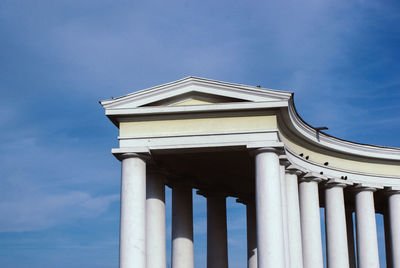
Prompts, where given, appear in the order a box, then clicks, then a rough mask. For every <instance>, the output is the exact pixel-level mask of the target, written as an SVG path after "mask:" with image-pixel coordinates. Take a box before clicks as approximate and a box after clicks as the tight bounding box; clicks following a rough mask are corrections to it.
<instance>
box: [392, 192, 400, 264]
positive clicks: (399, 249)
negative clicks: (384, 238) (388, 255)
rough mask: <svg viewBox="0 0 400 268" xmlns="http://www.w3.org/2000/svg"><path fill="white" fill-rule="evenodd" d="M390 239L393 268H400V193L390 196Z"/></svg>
mask: <svg viewBox="0 0 400 268" xmlns="http://www.w3.org/2000/svg"><path fill="white" fill-rule="evenodd" d="M389 215H390V237H391V242H392V243H391V244H392V264H393V268H400V192H396V193H393V194H391V195H390V196H389Z"/></svg>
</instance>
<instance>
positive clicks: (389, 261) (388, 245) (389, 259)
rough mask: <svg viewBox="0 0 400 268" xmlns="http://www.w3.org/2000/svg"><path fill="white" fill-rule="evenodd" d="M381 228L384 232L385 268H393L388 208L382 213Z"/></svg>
mask: <svg viewBox="0 0 400 268" xmlns="http://www.w3.org/2000/svg"><path fill="white" fill-rule="evenodd" d="M383 226H384V232H385V253H386V268H393V257H392V241H391V240H392V238H391V233H390V215H389V206H388V207H387V208H386V209H384V211H383Z"/></svg>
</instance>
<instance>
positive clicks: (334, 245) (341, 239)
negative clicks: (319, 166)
mask: <svg viewBox="0 0 400 268" xmlns="http://www.w3.org/2000/svg"><path fill="white" fill-rule="evenodd" d="M325 187H326V188H325V224H326V248H327V264H328V267H329V268H349V251H348V244H347V230H346V212H345V208H344V195H343V188H344V187H346V185H345V184H343V183H337V182H334V181H328V183H327V184H326V185H325Z"/></svg>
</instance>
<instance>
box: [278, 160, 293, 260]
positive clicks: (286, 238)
mask: <svg viewBox="0 0 400 268" xmlns="http://www.w3.org/2000/svg"><path fill="white" fill-rule="evenodd" d="M281 162H285V160H283V161H281ZM283 164H284V163H283ZM279 169H280V177H281V198H282V227H283V243H284V249H285V266H286V267H291V266H290V259H289V258H290V256H289V230H288V208H287V197H286V177H285V166H284V165H280V166H279Z"/></svg>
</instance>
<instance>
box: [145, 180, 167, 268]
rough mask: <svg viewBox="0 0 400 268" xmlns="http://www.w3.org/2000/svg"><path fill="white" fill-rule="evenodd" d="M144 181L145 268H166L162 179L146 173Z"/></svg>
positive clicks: (163, 188) (163, 186)
mask: <svg viewBox="0 0 400 268" xmlns="http://www.w3.org/2000/svg"><path fill="white" fill-rule="evenodd" d="M146 180H147V183H146V186H147V187H146V263H147V264H146V268H166V263H167V257H166V240H165V239H166V238H165V185H164V178H163V176H162V174H160V173H155V172H151V173H150V172H147V178H146Z"/></svg>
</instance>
